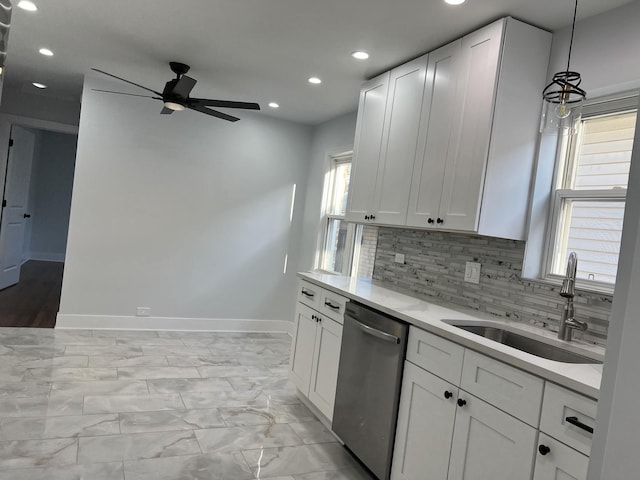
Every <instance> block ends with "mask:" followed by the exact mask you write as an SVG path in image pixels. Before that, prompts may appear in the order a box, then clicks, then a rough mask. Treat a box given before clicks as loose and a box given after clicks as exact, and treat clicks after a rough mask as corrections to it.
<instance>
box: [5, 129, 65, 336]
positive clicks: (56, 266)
mask: <svg viewBox="0 0 640 480" xmlns="http://www.w3.org/2000/svg"><path fill="white" fill-rule="evenodd" d="M76 146H77V135H75V134H68V133H59V132H55V131H49V130H42V129H38V128H31V127H23V126H19V125H13V126H12V127H11V139H10V141H9V149H8V154H7V157H6V159H7V161H6V168H5V171H3V172H1V174H2V176H4V178H5V181H4V189H3V193H2V212H1V213H0V215H1V216H0V327H37V328H42V327H44V328H52V327H54V326H55V320H56V315H57V312H58V309H59V304H60V293H61V289H62V275H63V270H64V258H65V254H66V243H67V234H68V229H69V213H70V209H71V192H72V188H73V176H74V171H75V156H76Z"/></svg>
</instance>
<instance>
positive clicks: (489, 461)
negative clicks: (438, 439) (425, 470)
mask: <svg viewBox="0 0 640 480" xmlns="http://www.w3.org/2000/svg"><path fill="white" fill-rule="evenodd" d="M459 398H460V399H461V400H465V401H466V405H464V406H462V407H458V409H457V412H456V421H455V428H454V432H453V442H452V445H451V460H450V463H449V477H448V478H449V480H488V479H491V480H515V479H518V480H528V479H530V478H531V472H532V466H533V451H534V448H535V447H536V430H535V429H534V428H533V427H530V426H529V425H527V424H525V423H523V422H521V421H520V420H517V419H515V418H514V417H512V416H511V415H508V414H506V413H504V412H502V411H500V410H498V409H497V408H495V407H493V406H492V405H489V404H488V403H486V402H483V401H482V400H479V399H477V398H475V397H473V396H471V395H469V394H468V393H466V392H464V391H462V390H461V391H460V396H459Z"/></svg>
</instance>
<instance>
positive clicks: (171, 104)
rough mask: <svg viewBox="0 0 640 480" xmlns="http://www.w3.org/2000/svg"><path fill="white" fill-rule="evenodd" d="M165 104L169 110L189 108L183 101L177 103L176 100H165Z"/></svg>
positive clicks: (179, 110) (176, 110) (175, 110)
mask: <svg viewBox="0 0 640 480" xmlns="http://www.w3.org/2000/svg"><path fill="white" fill-rule="evenodd" d="M164 106H165V107H166V108H168V109H169V110H173V111H174V112H181V111H183V110H184V109H185V108H187V107H185V106H184V105H182V104H181V103H176V102H164Z"/></svg>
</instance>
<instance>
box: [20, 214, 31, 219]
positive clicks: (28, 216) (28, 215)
mask: <svg viewBox="0 0 640 480" xmlns="http://www.w3.org/2000/svg"><path fill="white" fill-rule="evenodd" d="M22 217H23V218H31V214H30V213H25V214H24V215H22Z"/></svg>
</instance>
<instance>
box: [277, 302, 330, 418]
mask: <svg viewBox="0 0 640 480" xmlns="http://www.w3.org/2000/svg"><path fill="white" fill-rule="evenodd" d="M294 325H295V328H294V336H293V343H292V346H291V358H290V363H289V378H290V380H291V382H292V383H293V384H294V385H295V386H296V387H297V388H298V390H300V391H301V392H302V393H303V394H304V395H305V396H306V397H307V398H308V399H309V400H310V401H311V402H312V403H313V404H314V405H315V406H316V407H317V408H318V410H320V412H322V413H323V414H324V415H325V416H326V417H327V419H329V420H330V419H331V418H332V417H333V406H334V402H335V396H336V383H337V381H338V362H339V361H340V345H341V342H342V325H341V324H340V323H338V322H336V321H335V320H332V319H331V318H329V317H328V316H326V315H323V314H320V313H319V312H318V311H316V310H313V309H312V308H309V307H308V306H307V305H304V304H302V303H300V302H298V304H297V306H296V320H295V324H294Z"/></svg>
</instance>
